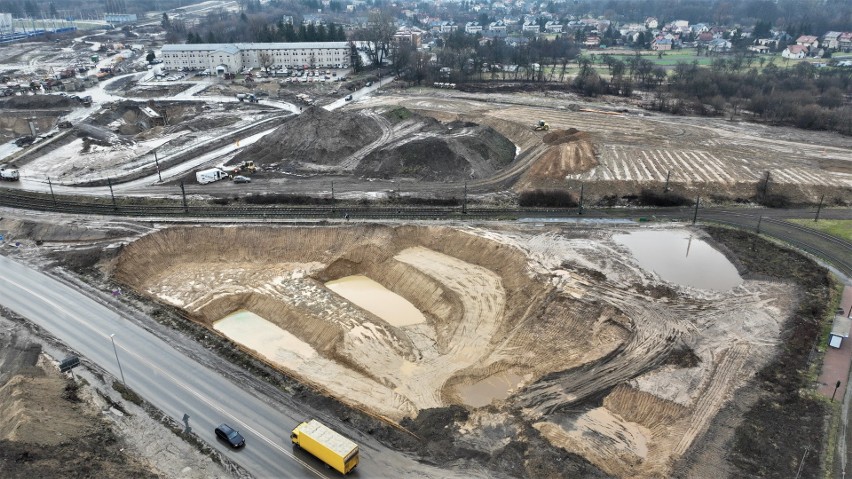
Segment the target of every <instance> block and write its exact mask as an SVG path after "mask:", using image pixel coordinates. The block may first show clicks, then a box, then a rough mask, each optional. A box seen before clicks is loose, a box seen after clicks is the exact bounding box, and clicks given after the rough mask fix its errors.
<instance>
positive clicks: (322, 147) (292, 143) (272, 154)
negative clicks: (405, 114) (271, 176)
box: [236, 107, 381, 170]
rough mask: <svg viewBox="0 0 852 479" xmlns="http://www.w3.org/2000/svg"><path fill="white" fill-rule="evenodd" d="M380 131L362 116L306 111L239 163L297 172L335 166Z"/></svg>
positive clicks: (244, 154)
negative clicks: (276, 166)
mask: <svg viewBox="0 0 852 479" xmlns="http://www.w3.org/2000/svg"><path fill="white" fill-rule="evenodd" d="M380 134H381V128H380V127H379V125H378V124H376V122H375V121H374V120H372V119H369V118H366V117H365V116H364V115H360V114H358V113H349V112H329V111H327V110H325V109H323V108H319V107H314V108H309V109H308V110H306V111H305V112H303V113H302V114H301V115H298V116H294V117H292V118H291V119H289V120H288V121H286V122H285V123H284V124H283V125H281V126H280V127H278V128H277V129H276V130H275V131H273V132H272V133H270V134H268V135H266V136H264V137H263V138H261V139H260V140H259V141H258V142H257V143H255V144H253V145H251V146H250V147H248V148H246V150H245V151H244V152H242V153H240V154H239V155H238V157H237V158H236V159H237V160H238V161H246V160H253V161H254V162H255V163H258V164H261V165H262V164H269V163H280V164H281V165H282V167H283V168H284V169H287V170H299V169H301V167H302V166H303V165H304V164H306V163H307V164H313V165H326V166H335V165H337V164H338V163H339V162H340V161H341V160H343V159H344V158H346V157H348V156H349V155H352V154H353V153H355V152H356V151H358V150H360V149H361V148H363V147H365V146H367V145H369V144H370V143H372V142H374V141H376V140H377V139H379V137H380Z"/></svg>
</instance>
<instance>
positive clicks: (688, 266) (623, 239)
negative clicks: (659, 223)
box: [612, 230, 743, 291]
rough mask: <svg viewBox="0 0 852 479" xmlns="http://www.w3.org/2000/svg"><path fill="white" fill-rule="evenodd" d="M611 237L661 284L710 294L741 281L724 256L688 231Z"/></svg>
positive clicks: (640, 233)
mask: <svg viewBox="0 0 852 479" xmlns="http://www.w3.org/2000/svg"><path fill="white" fill-rule="evenodd" d="M612 238H613V240H615V241H616V242H617V243H619V244H621V245H623V246H626V247H627V249H629V250H630V253H631V254H632V255H633V257H634V258H635V259H636V262H637V263H638V264H639V266H640V267H642V268H643V269H645V270H646V271H653V272H655V273H657V275H659V277H660V278H661V279H663V280H664V281H668V282H670V283H675V284H679V285H682V286H691V287H693V288H699V289H707V290H713V291H728V290H730V289H731V288H733V287H735V286H738V285H739V284H740V283H742V282H743V280H742V278H741V277H740V275H739V273H738V272H737V268H735V267H734V265H733V264H731V262H730V261H728V258H726V257H725V255H723V254H722V253H720V252H719V251H718V250H716V249H715V248H713V247H712V246H710V245H709V244H708V243H706V242H704V241H702V240H700V239H698V238H696V237H695V236H694V235H693V234H692V233H690V232H689V231H684V230H665V231H633V232H631V233H628V234H618V235H614V236H613V237H612Z"/></svg>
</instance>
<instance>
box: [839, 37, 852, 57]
mask: <svg viewBox="0 0 852 479" xmlns="http://www.w3.org/2000/svg"><path fill="white" fill-rule="evenodd" d="M837 48H838V50H840V51H841V52H845V53H849V52H852V32H843V33H841V34H840V39H839V40H838V44H837Z"/></svg>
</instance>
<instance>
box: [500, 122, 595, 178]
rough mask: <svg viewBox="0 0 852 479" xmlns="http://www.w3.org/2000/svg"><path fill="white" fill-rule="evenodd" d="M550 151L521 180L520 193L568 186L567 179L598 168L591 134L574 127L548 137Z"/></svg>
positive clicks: (534, 163) (545, 140)
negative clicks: (566, 184)
mask: <svg viewBox="0 0 852 479" xmlns="http://www.w3.org/2000/svg"><path fill="white" fill-rule="evenodd" d="M542 141H543V142H544V143H545V144H546V145H548V147H547V149H546V150H544V152H543V153H542V154H541V156H539V157H538V158H537V159H536V160H535V161H534V162H533V163H532V165H530V168H529V170H527V172H526V173H524V176H523V177H521V179H520V180H518V183H517V184H516V185H515V189H516V190H519V191H521V190H528V189H537V188H554V187H557V188H558V187H564V186H565V177H566V176H567V175H574V174H578V173H583V172H586V171H589V170H591V169H592V168H594V167H595V166H597V165H598V160H597V154H596V152H595V147H594V144H592V141H591V138H590V137H589V134H588V133H586V132H582V131H579V130H575V129H574V128H569V129H567V130H556V131H551V132H550V133H548V134H546V135H544V138H543V139H542Z"/></svg>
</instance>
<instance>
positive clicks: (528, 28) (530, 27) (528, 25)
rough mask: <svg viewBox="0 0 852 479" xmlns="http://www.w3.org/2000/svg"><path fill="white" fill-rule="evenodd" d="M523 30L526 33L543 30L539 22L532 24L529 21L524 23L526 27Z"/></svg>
mask: <svg viewBox="0 0 852 479" xmlns="http://www.w3.org/2000/svg"><path fill="white" fill-rule="evenodd" d="M521 30H522V31H524V32H538V31H540V30H541V27H540V26H539V24H538V22H531V21H529V20H527V21H525V22H524V26H523V27H521Z"/></svg>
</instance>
